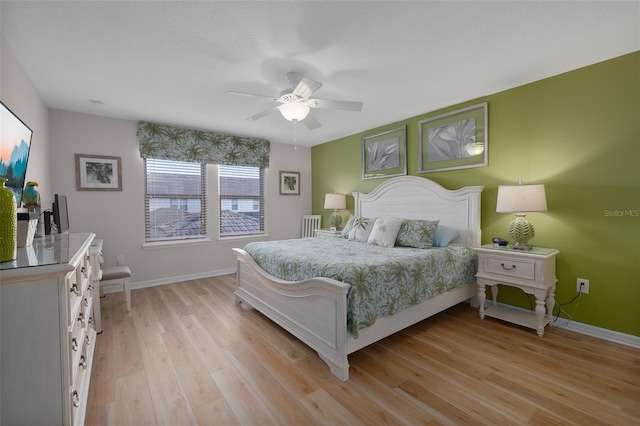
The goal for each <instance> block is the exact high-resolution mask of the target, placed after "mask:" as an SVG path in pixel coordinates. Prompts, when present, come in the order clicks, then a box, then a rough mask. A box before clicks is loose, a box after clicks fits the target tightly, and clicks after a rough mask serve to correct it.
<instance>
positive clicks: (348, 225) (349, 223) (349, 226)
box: [340, 215, 356, 238]
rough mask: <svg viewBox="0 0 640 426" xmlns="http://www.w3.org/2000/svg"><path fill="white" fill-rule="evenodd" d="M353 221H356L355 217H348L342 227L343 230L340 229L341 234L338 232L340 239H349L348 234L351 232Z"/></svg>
mask: <svg viewBox="0 0 640 426" xmlns="http://www.w3.org/2000/svg"><path fill="white" fill-rule="evenodd" d="M355 220H356V216H354V215H351V216H349V220H348V221H347V223H346V224H345V225H344V228H342V232H340V237H342V238H349V232H351V230H352V229H353V222H354V221H355Z"/></svg>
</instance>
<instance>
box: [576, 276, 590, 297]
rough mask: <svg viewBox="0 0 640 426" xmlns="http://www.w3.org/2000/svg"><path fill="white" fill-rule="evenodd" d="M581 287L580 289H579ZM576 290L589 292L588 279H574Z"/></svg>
mask: <svg viewBox="0 0 640 426" xmlns="http://www.w3.org/2000/svg"><path fill="white" fill-rule="evenodd" d="M581 287H582V290H580V288H581ZM576 291H577V292H579V293H582V294H589V280H585V279H584V278H578V279H577V280H576Z"/></svg>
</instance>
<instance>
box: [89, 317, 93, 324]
mask: <svg viewBox="0 0 640 426" xmlns="http://www.w3.org/2000/svg"><path fill="white" fill-rule="evenodd" d="M89 324H92V325H93V317H89Z"/></svg>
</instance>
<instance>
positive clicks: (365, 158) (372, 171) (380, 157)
mask: <svg viewBox="0 0 640 426" xmlns="http://www.w3.org/2000/svg"><path fill="white" fill-rule="evenodd" d="M406 174H407V127H406V126H400V127H396V128H394V129H391V130H385V131H383V132H380V133H375V134H373V135H369V136H365V137H363V138H362V179H376V178H383V177H391V176H403V175H406Z"/></svg>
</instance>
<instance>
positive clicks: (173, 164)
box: [144, 158, 207, 242]
mask: <svg viewBox="0 0 640 426" xmlns="http://www.w3.org/2000/svg"><path fill="white" fill-rule="evenodd" d="M144 175H145V180H144V186H145V188H144V189H145V199H144V205H145V241H146V242H155V241H169V240H185V239H192V238H205V237H206V236H207V198H206V194H207V176H206V165H205V164H198V163H187V162H184V161H170V160H157V159H152V158H145V160H144Z"/></svg>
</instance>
